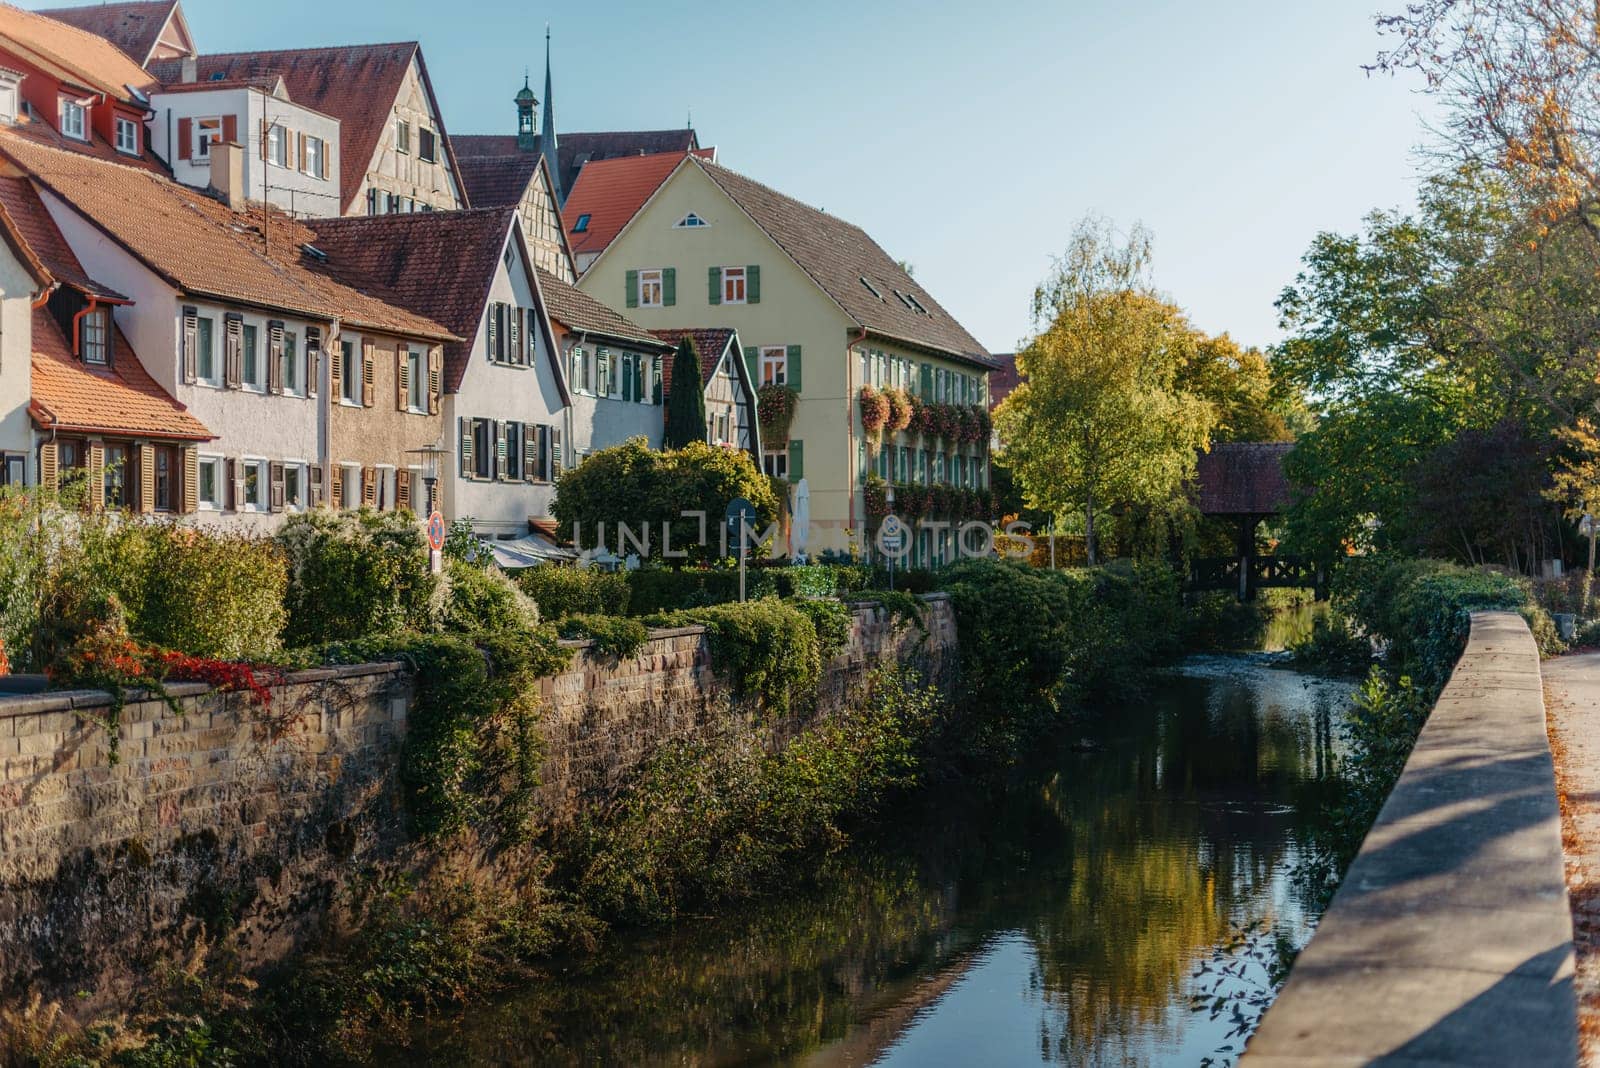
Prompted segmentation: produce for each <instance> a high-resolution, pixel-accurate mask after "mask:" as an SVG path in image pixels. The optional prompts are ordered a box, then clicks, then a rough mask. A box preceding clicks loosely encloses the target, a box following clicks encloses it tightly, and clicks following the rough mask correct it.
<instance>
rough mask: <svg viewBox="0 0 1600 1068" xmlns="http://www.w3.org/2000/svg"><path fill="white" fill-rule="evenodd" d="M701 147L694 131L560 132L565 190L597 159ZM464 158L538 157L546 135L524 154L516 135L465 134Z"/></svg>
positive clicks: (459, 146)
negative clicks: (587, 165) (585, 167)
mask: <svg viewBox="0 0 1600 1068" xmlns="http://www.w3.org/2000/svg"><path fill="white" fill-rule="evenodd" d="M699 147H700V140H699V138H698V137H696V135H695V132H694V130H693V129H692V128H688V127H685V128H683V129H677V130H606V131H600V132H596V133H567V132H566V131H564V130H558V131H556V159H557V161H558V162H559V168H558V169H559V170H560V172H561V173H560V174H559V175H558V176H557V177H559V178H560V180H561V188H562V189H564V190H566V191H567V194H568V195H569V196H570V195H571V193H572V188H573V185H574V183H576V182H577V180H578V174H579V172H580V171H582V170H583V168H584V166H585V165H586V164H589V163H591V162H593V161H595V160H603V159H617V158H619V157H622V156H654V155H658V154H660V153H662V152H689V151H691V150H693V149H697V148H699ZM456 151H457V152H458V153H459V154H460V155H462V156H517V155H528V156H537V155H539V154H540V153H542V152H543V151H544V135H543V134H540V135H538V136H536V137H535V138H534V139H533V149H532V151H529V152H523V151H522V150H521V149H520V148H519V147H518V146H517V138H516V135H514V134H463V135H462V136H461V137H458V138H456Z"/></svg>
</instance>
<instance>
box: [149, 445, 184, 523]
mask: <svg viewBox="0 0 1600 1068" xmlns="http://www.w3.org/2000/svg"><path fill="white" fill-rule="evenodd" d="M177 473H178V450H177V449H175V448H173V447H172V446H171V445H157V446H156V448H155V470H154V471H153V472H151V474H152V475H153V477H154V478H155V498H156V501H155V504H156V511H158V512H174V511H177V508H178V493H177Z"/></svg>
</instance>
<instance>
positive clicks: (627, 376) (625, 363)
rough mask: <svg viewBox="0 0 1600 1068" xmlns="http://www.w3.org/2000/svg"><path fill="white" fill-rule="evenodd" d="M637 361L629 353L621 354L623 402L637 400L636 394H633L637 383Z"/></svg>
mask: <svg viewBox="0 0 1600 1068" xmlns="http://www.w3.org/2000/svg"><path fill="white" fill-rule="evenodd" d="M638 359H639V357H638V356H636V355H635V354H633V353H631V352H624V353H623V354H622V399H623V400H625V401H631V400H638V399H639V396H638V394H637V393H636V392H635V388H636V386H637V384H638V381H639V379H638V373H637V366H638Z"/></svg>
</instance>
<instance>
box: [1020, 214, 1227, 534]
mask: <svg viewBox="0 0 1600 1068" xmlns="http://www.w3.org/2000/svg"><path fill="white" fill-rule="evenodd" d="M1149 267H1150V235H1149V233H1148V232H1147V231H1145V230H1144V229H1143V228H1138V227H1136V228H1135V229H1134V230H1133V232H1132V233H1131V234H1130V235H1129V236H1128V237H1127V238H1126V239H1121V238H1119V236H1118V235H1117V234H1115V233H1114V231H1113V230H1112V229H1111V227H1110V226H1109V225H1108V224H1106V223H1104V222H1102V221H1098V220H1086V221H1084V222H1083V223H1080V224H1079V226H1078V229H1077V232H1076V233H1075V234H1074V236H1073V239H1072V242H1071V244H1070V245H1069V246H1068V249H1067V254H1066V256H1065V257H1064V258H1063V259H1061V260H1060V261H1058V262H1057V264H1056V267H1055V270H1054V271H1053V273H1052V274H1051V276H1050V277H1049V278H1047V279H1046V280H1045V281H1044V282H1043V283H1042V284H1041V285H1040V286H1039V287H1038V289H1037V290H1036V291H1035V294H1034V302H1033V315H1034V325H1035V328H1036V331H1037V333H1036V336H1035V337H1034V338H1033V340H1032V341H1031V342H1030V343H1029V344H1028V345H1027V346H1026V347H1025V348H1024V349H1023V350H1022V351H1021V352H1019V353H1018V354H1017V365H1018V370H1019V372H1020V377H1021V378H1022V383H1021V384H1020V385H1019V386H1018V387H1017V389H1016V390H1014V391H1013V392H1012V393H1011V395H1010V396H1009V397H1007V398H1006V400H1005V402H1004V403H1003V404H1002V405H1001V406H1000V408H999V410H998V412H997V413H996V425H997V427H998V428H999V431H1000V437H1001V441H1002V444H1003V451H1004V462H1005V464H1006V466H1008V467H1009V468H1010V469H1011V471H1012V472H1013V473H1014V474H1015V476H1016V478H1017V481H1018V483H1019V485H1020V486H1021V488H1022V490H1023V495H1024V498H1025V499H1026V500H1027V502H1028V504H1029V505H1030V506H1032V507H1035V508H1039V509H1042V510H1045V511H1048V512H1051V513H1052V514H1056V515H1060V514H1064V513H1067V512H1072V511H1078V512H1081V513H1082V515H1083V519H1084V533H1085V538H1086V542H1087V548H1088V556H1089V563H1090V564H1091V565H1092V564H1094V563H1096V562H1097V552H1096V545H1095V521H1096V517H1097V516H1098V515H1099V514H1100V513H1101V512H1102V511H1103V510H1104V509H1106V508H1108V507H1110V506H1113V505H1118V504H1128V505H1154V504H1158V503H1163V502H1166V501H1170V500H1171V499H1173V498H1174V497H1175V496H1176V495H1177V494H1178V493H1179V492H1180V489H1181V487H1182V485H1183V483H1184V482H1185V481H1186V480H1188V479H1189V478H1191V477H1192V476H1193V474H1194V469H1195V458H1196V454H1197V452H1198V450H1200V449H1201V448H1203V447H1204V446H1205V444H1206V435H1207V431H1208V430H1209V429H1210V427H1211V424H1212V419H1213V410H1212V407H1211V405H1209V404H1208V403H1206V402H1205V401H1204V400H1202V399H1201V398H1199V397H1196V396H1195V395H1194V394H1192V393H1188V392H1184V391H1182V390H1181V389H1179V388H1177V385H1176V383H1177V379H1178V376H1179V373H1180V371H1181V370H1182V368H1183V367H1184V366H1185V365H1186V363H1187V362H1189V360H1190V359H1191V358H1192V355H1193V346H1194V340H1195V338H1194V334H1193V331H1191V330H1190V329H1189V327H1188V324H1187V323H1186V322H1185V321H1184V320H1183V317H1182V315H1181V314H1180V313H1179V312H1178V310H1177V309H1176V308H1174V307H1173V306H1172V305H1171V304H1169V303H1167V302H1166V301H1164V300H1163V299H1161V297H1160V296H1158V295H1157V294H1156V292H1155V291H1154V289H1153V287H1152V286H1151V284H1150V281H1149Z"/></svg>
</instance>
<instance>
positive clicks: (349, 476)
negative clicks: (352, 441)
mask: <svg viewBox="0 0 1600 1068" xmlns="http://www.w3.org/2000/svg"><path fill="white" fill-rule="evenodd" d="M339 468H340V472H341V474H340V477H339V496H340V497H341V498H343V499H342V500H341V501H340V502H339V507H341V508H345V509H348V510H354V509H357V508H360V507H361V465H360V464H340V465H339Z"/></svg>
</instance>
